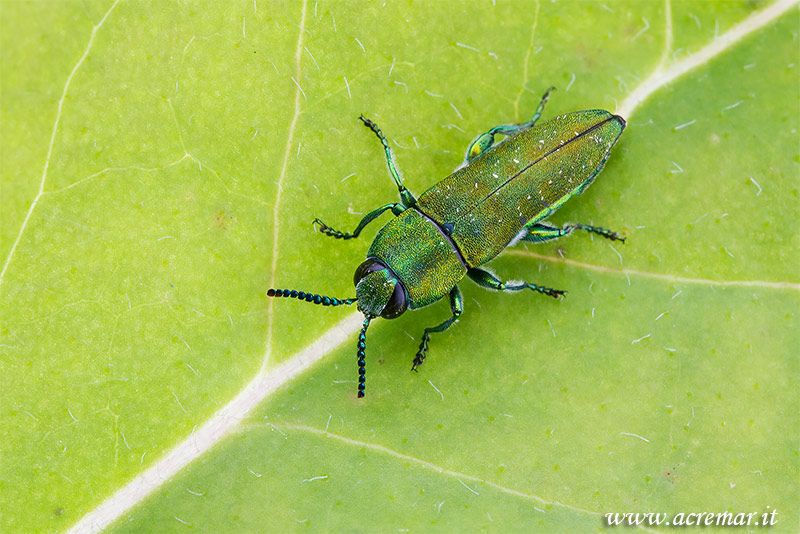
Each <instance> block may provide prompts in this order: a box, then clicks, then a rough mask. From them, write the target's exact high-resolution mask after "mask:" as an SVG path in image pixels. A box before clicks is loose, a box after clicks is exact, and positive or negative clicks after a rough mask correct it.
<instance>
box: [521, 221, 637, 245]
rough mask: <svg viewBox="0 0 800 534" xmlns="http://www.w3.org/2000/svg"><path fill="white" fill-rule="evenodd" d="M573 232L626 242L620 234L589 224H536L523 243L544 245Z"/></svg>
mask: <svg viewBox="0 0 800 534" xmlns="http://www.w3.org/2000/svg"><path fill="white" fill-rule="evenodd" d="M573 230H586V231H587V232H590V233H593V234H597V235H600V236H603V237H605V238H606V239H610V240H611V241H622V242H623V243H624V242H625V238H624V237H621V236H620V235H619V234H618V233H616V232H612V231H611V230H606V229H605V228H600V227H599V226H590V225H588V224H568V225H566V226H564V227H563V228H558V227H557V226H552V225H551V224H548V223H542V222H540V223H536V224H533V225H531V226H529V227H528V233H527V234H526V235H525V236H523V237H522V241H528V242H531V243H543V242H544V241H550V240H551V239H558V238H559V237H562V236H565V235H569V234H571V233H572V232H573Z"/></svg>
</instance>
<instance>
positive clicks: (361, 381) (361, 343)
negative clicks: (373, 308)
mask: <svg viewBox="0 0 800 534" xmlns="http://www.w3.org/2000/svg"><path fill="white" fill-rule="evenodd" d="M371 320H372V317H370V316H369V315H367V316H366V317H364V326H362V327H361V333H360V334H358V398H359V399H360V398H363V397H364V389H366V387H367V386H366V381H367V369H366V362H365V361H364V351H365V350H366V348H367V327H368V326H369V322H370V321H371Z"/></svg>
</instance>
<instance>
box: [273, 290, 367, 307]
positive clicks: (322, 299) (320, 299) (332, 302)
mask: <svg viewBox="0 0 800 534" xmlns="http://www.w3.org/2000/svg"><path fill="white" fill-rule="evenodd" d="M267 296H268V297H291V298H293V299H299V300H304V301H306V302H311V303H312V304H322V305H323V306H349V305H350V304H353V303H355V302H358V299H337V298H334V297H326V296H325V295H315V294H314V293H307V292H305V291H297V290H295V289H270V290H269V291H267Z"/></svg>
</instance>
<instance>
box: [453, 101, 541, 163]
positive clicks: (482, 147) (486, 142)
mask: <svg viewBox="0 0 800 534" xmlns="http://www.w3.org/2000/svg"><path fill="white" fill-rule="evenodd" d="M554 90H555V87H550V88H549V89H548V90H547V91H545V93H544V96H542V100H541V102H539V106H538V107H537V108H536V113H534V114H533V117H532V118H531V120H529V121H528V122H523V123H521V124H503V125H501V126H495V127H494V128H492V129H491V130H489V131H488V132H486V133H484V134H481V135H479V136H478V137H477V139H475V140H474V141H473V142H472V144H471V145H469V148H468V149H467V155H466V157H465V159H464V162H465V163H470V162H471V161H472V160H474V159H475V158H477V157H478V156H480V155H481V154H483V153H484V152H486V151H487V150H488V149H489V148H491V146H492V145H493V144H494V136H495V135H497V134H501V135H514V134H517V133H519V132H522V131H524V130H528V129H530V128H533V126H534V125H535V124H536V121H538V120H539V117H541V116H542V112H543V111H544V106H545V104H547V100H548V99H549V98H550V93H551V92H553V91H554Z"/></svg>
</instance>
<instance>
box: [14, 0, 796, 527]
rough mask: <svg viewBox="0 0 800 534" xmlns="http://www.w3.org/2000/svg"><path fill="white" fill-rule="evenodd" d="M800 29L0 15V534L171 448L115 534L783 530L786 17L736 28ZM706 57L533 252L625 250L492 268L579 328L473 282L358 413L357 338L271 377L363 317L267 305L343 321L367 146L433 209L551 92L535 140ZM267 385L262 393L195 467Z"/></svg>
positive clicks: (787, 384)
mask: <svg viewBox="0 0 800 534" xmlns="http://www.w3.org/2000/svg"><path fill="white" fill-rule="evenodd" d="M790 4H792V3H791V2H785V1H784V2H780V3H778V4H771V3H769V2H741V3H730V2H703V3H696V2H688V1H686V2H683V1H671V2H668V1H665V2H639V1H630V2H613V3H610V2H606V3H601V2H572V1H568V2H558V3H551V2H540V3H539V2H530V3H518V2H514V3H508V2H501V1H499V0H498V1H497V2H486V3H481V4H476V3H472V2H456V3H452V2H449V3H410V2H387V3H386V4H385V5H384V4H383V3H370V4H363V5H353V4H350V3H344V2H342V3H339V2H322V1H320V2H310V1H309V2H305V3H301V2H285V3H282V2H269V3H268V2H253V1H252V0H248V1H246V2H239V3H234V4H224V5H223V4H220V3H214V2H174V3H170V2H158V3H143V2H133V1H127V2H126V1H121V2H116V3H115V2H111V1H99V2H85V1H84V2H72V1H68V2H60V3H42V2H30V3H19V2H15V3H3V4H0V25H2V26H0V28H1V29H2V31H0V46H1V48H0V60H1V61H2V65H3V76H2V77H0V91H1V92H0V95H1V96H0V113H2V120H0V135H2V143H3V155H2V160H3V165H2V169H0V184H1V187H2V213H3V217H2V218H1V219H0V268H2V274H0V366H1V367H0V372H2V374H3V377H4V378H3V387H2V397H0V409H2V412H0V414H2V415H0V430H1V431H2V434H3V436H4V440H3V445H2V448H0V454H2V463H0V508H2V510H3V514H2V515H1V516H0V530H2V531H4V532H60V531H66V530H68V529H69V528H70V527H72V526H73V525H75V524H76V523H77V522H78V521H79V520H80V519H81V518H82V517H84V516H85V515H86V514H87V513H89V512H92V511H93V510H96V509H98V507H99V506H100V505H101V504H103V503H106V504H107V503H108V501H107V499H109V497H110V496H112V495H113V494H114V493H115V492H116V491H118V490H120V489H122V488H125V487H127V486H126V485H128V484H129V483H131V481H133V484H134V485H136V483H137V480H140V479H139V478H137V477H141V476H142V475H143V473H145V472H146V470H147V469H148V468H151V467H153V466H160V465H161V463H160V462H161V461H162V460H163V459H164V458H166V457H167V455H168V453H169V451H171V450H173V448H174V447H179V450H181V451H184V452H185V454H186V455H187V457H188V458H189V459H193V461H192V462H191V463H189V464H188V465H187V466H186V467H182V468H180V469H178V470H177V472H176V473H175V474H174V475H170V476H168V477H166V478H167V480H160V481H159V482H158V483H157V484H156V485H155V487H154V491H153V492H152V493H151V494H150V495H149V496H144V495H141V496H139V497H137V498H136V499H135V500H134V501H133V503H132V504H135V505H136V506H135V507H133V508H128V507H127V505H125V506H123V505H122V504H119V505H118V506H117V509H116V513H118V514H122V515H121V518H118V519H117V516H114V518H115V519H116V522H114V523H113V525H112V526H111V527H110V530H111V531H125V532H152V531H159V532H171V531H184V530H189V529H191V530H199V531H209V532H220V531H232V532H253V531H270V532H272V531H281V532H282V531H299V530H302V531H309V532H318V531H341V530H355V531H395V530H410V531H426V532H427V531H444V532H449V531H477V530H487V531H499V532H506V531H538V532H594V531H613V530H618V529H619V528H620V527H610V526H608V525H607V524H606V522H605V520H604V514H606V513H613V512H661V513H668V514H676V513H678V512H685V513H689V512H701V511H702V512H720V513H721V512H725V511H729V512H733V513H739V512H745V513H751V512H755V513H758V514H761V513H763V512H766V511H770V510H776V511H777V520H778V522H777V524H775V525H774V526H772V527H771V530H773V531H775V532H790V531H794V530H796V525H797V524H798V520H799V519H798V515H797V509H796V502H797V501H798V498H800V490H799V489H798V483H797V481H798V480H799V479H800V473H799V472H798V471H800V469H798V467H799V466H798V462H799V459H798V450H799V449H800V448H799V447H798V445H799V444H798V435H800V418H798V415H797V414H798V410H797V406H798V396H797V392H796V391H797V377H798V371H800V369H798V360H797V347H798V346H800V335H798V331H800V328H799V327H800V325H799V324H798V320H797V313H798V309H799V305H800V298H798V297H799V295H800V280H798V276H797V274H798V273H797V258H798V249H800V239H799V238H798V232H797V231H796V229H795V227H796V221H797V220H798V198H797V196H798V178H800V168H799V167H800V155H798V149H797V147H798V146H800V143H799V142H798V141H799V140H800V139H799V137H800V136H798V131H797V129H798V123H800V103H799V100H798V91H797V88H798V82H799V81H800V79H799V78H798V76H799V75H798V72H800V71H798V66H797V65H800V52H798V50H799V49H798V47H797V28H798V25H799V24H800V15H799V14H798V10H797V7H796V5H792V6H790V7H789V8H788V9H787V10H785V12H784V13H783V14H782V15H780V16H777V17H774V18H773V19H770V20H769V21H767V22H763V23H761V25H757V24H756V27H755V29H753V31H752V32H750V33H747V34H746V35H744V30H742V29H741V28H742V26H741V25H742V24H743V23H746V22H747V21H751V20H753V17H756V16H757V14H758V13H761V12H762V10H770V9H773V8H774V6H776V5H777V6H781V5H785V6H789V5H790ZM727 32H732V33H730V34H729V33H727ZM737 32H738V33H737ZM726 35H727V36H730V35H733V39H731V40H726V39H728V38H727V37H724V36H726ZM713 45H719V46H720V47H721V48H720V50H719V51H718V53H716V54H712V55H710V56H707V57H706V56H702V54H703V53H704V51H705V50H706V49H707V47H709V46H713ZM695 58H701V60H699V61H698V62H697V63H696V64H694V65H693V66H691V68H688V69H687V70H686V72H685V73H684V74H683V75H681V76H679V77H677V78H675V79H671V80H668V81H664V80H661V82H659V81H658V80H656V82H655V83H656V88H655V89H654V90H653V92H652V93H650V94H649V96H648V98H647V99H646V100H644V101H643V102H641V103H638V104H637V105H634V106H632V107H631V108H628V109H632V113H630V114H629V115H628V116H626V118H627V119H628V127H627V129H626V130H625V132H624V134H623V135H622V137H621V139H620V142H619V143H618V144H617V146H616V147H615V148H614V149H613V151H612V154H611V158H610V159H609V161H608V164H607V165H606V168H605V170H604V171H603V172H602V173H601V174H600V175H599V177H598V179H597V181H596V183H595V184H594V185H592V187H591V188H589V189H588V190H587V191H586V192H585V193H584V194H582V195H580V196H578V197H575V198H573V199H571V200H570V202H568V203H567V204H566V205H565V206H564V207H563V208H562V209H561V210H559V211H558V212H557V213H556V214H554V215H553V217H551V219H550V221H551V222H553V223H555V224H559V225H561V224H565V223H568V222H579V223H584V224H594V225H598V226H602V227H605V228H611V229H613V230H615V231H618V232H620V233H622V234H624V235H625V236H626V237H627V241H626V243H625V244H624V245H623V244H620V243H612V242H609V241H607V240H604V239H602V238H600V237H599V236H590V235H588V234H585V233H583V234H575V235H573V236H571V237H569V238H564V239H560V240H558V241H555V242H553V243H550V244H544V245H539V246H533V245H518V246H516V247H514V248H513V249H510V250H508V251H507V252H506V253H505V254H504V255H502V256H501V257H500V258H498V259H497V260H495V261H494V262H492V263H491V265H490V267H491V268H492V270H493V271H494V272H496V273H497V275H498V276H499V277H501V278H503V279H505V280H525V281H528V282H532V283H537V284H541V285H546V286H549V287H555V288H558V289H563V290H567V291H568V294H567V297H566V298H565V299H562V300H560V301H555V300H553V299H549V298H546V297H544V296H541V295H538V294H534V293H521V294H498V293H494V292H487V291H484V290H482V289H480V288H478V287H476V286H475V285H474V284H472V283H471V282H470V281H468V280H467V281H465V282H464V283H462V284H461V287H462V290H463V292H464V302H465V312H464V314H463V315H462V317H461V319H460V321H459V322H458V324H456V325H455V326H454V327H453V328H452V329H450V330H449V331H447V332H446V333H444V334H435V335H433V336H432V338H431V341H430V350H429V353H428V356H429V357H428V359H427V361H426V363H425V365H424V366H422V367H421V368H420V369H419V373H412V372H410V367H411V361H412V359H413V356H414V353H415V352H416V349H417V346H418V344H419V340H420V336H421V334H422V331H423V329H424V328H425V327H427V326H432V325H435V324H438V323H439V322H441V321H442V320H444V319H445V318H446V317H447V314H448V312H449V309H448V306H447V304H446V303H437V304H435V305H433V306H431V307H428V308H425V309H423V310H420V311H415V312H413V313H407V314H405V315H403V316H402V317H401V318H399V319H397V320H394V321H383V320H381V321H377V320H376V321H374V322H373V325H372V326H371V327H370V330H369V332H368V334H367V397H366V399H363V400H361V401H359V400H358V399H356V396H355V392H356V378H357V370H356V357H355V354H356V340H357V329H355V330H353V329H352V328H351V331H349V332H346V333H345V335H344V338H343V339H345V341H341V342H339V341H337V342H336V343H332V344H331V345H330V346H325V347H323V349H321V350H320V351H318V352H317V353H316V354H315V355H314V357H315V358H320V359H319V360H318V361H317V362H316V363H315V365H314V366H313V368H311V369H310V370H308V371H306V372H304V373H301V374H296V375H295V374H291V373H287V374H280V373H285V371H283V369H285V367H281V366H282V365H284V364H292V363H293V362H294V361H296V359H297V355H298V354H301V351H302V350H303V349H304V348H305V347H307V346H309V345H311V344H312V343H314V342H315V341H318V340H321V339H328V337H326V336H327V335H328V333H329V331H330V329H331V328H332V327H333V326H334V325H336V324H337V323H339V322H340V321H341V320H342V319H343V318H345V317H348V316H350V315H351V314H352V313H353V312H354V311H355V310H354V309H353V308H322V307H319V306H311V305H308V304H304V303H300V302H298V301H296V300H289V299H281V300H270V299H268V297H267V296H266V290H267V289H268V288H269V287H281V288H297V289H301V290H306V291H312V292H315V293H321V294H325V295H331V296H335V297H339V298H345V297H351V296H353V294H354V288H353V284H352V274H353V271H354V270H355V268H356V266H357V265H358V264H359V263H360V262H361V261H363V259H364V255H365V253H366V250H367V249H368V247H369V243H370V242H371V239H372V238H373V237H374V235H375V233H376V232H377V231H378V229H379V227H380V225H381V224H384V223H385V222H386V221H388V220H389V217H390V215H384V216H383V217H382V218H381V219H380V220H379V221H377V222H374V223H372V224H371V225H370V226H369V227H367V229H366V230H365V231H364V233H363V234H362V236H361V237H359V238H358V239H355V240H350V241H346V242H342V241H339V240H334V239H331V238H328V237H325V236H323V235H321V234H320V233H319V232H316V231H315V229H314V227H313V226H312V225H311V221H312V220H313V219H314V218H315V217H319V218H320V219H322V220H323V221H325V222H326V223H327V224H330V225H331V226H333V227H334V228H336V229H340V230H343V231H349V230H352V229H353V228H355V226H356V224H357V223H358V221H359V220H360V218H361V217H362V216H363V214H366V213H367V212H369V211H371V210H373V209H375V208H377V207H378V206H380V205H384V204H386V203H388V202H393V201H395V200H396V198H397V197H396V188H395V187H394V185H393V184H392V182H391V180H390V179H389V177H388V176H387V172H386V166H385V157H384V154H383V152H382V150H381V147H380V144H379V143H378V141H377V140H376V139H375V137H374V135H373V134H372V133H371V132H369V131H368V130H367V129H365V128H364V127H363V126H362V125H361V124H360V123H359V122H358V121H357V117H358V116H359V114H360V113H364V114H365V115H366V116H368V117H370V118H372V119H374V120H375V121H376V122H377V123H378V124H379V125H380V127H381V129H382V130H383V132H384V133H385V134H386V136H387V137H388V139H389V142H390V146H391V147H392V149H393V150H394V151H395V155H396V159H397V163H398V165H399V167H400V168H401V169H402V171H403V176H404V180H405V183H406V185H407V186H408V187H409V189H410V190H411V191H412V192H414V193H416V194H419V193H421V192H422V191H424V190H425V189H427V188H428V187H429V186H430V185H432V184H433V183H435V182H436V181H437V180H440V179H441V178H443V177H444V176H446V175H447V174H448V173H450V172H451V171H452V170H453V169H454V168H455V167H456V166H458V165H459V164H460V163H461V162H462V160H463V157H464V152H465V150H466V148H467V147H468V146H469V144H470V142H471V141H472V140H473V139H474V138H475V137H476V136H477V135H479V134H480V133H481V132H484V131H486V130H488V129H489V128H491V127H493V126H495V125H498V124H504V123H509V122H516V121H524V120H527V118H529V117H530V116H531V115H532V113H533V112H534V110H535V109H536V106H537V105H538V103H539V99H540V97H541V94H542V93H543V92H544V90H545V89H546V88H547V87H549V86H551V85H554V86H556V87H557V91H556V92H554V93H553V95H552V96H551V98H550V101H549V103H548V105H547V108H546V110H545V113H544V118H545V119H546V118H548V117H552V116H555V115H557V114H560V113H565V112H569V111H574V110H580V109H592V108H601V109H608V110H610V111H615V110H617V109H619V107H620V106H627V105H629V104H630V97H631V95H633V94H635V92H636V91H637V89H638V88H640V87H641V86H642V84H644V82H646V81H647V80H650V79H652V78H653V76H654V73H655V74H656V75H657V74H659V73H661V74H663V73H664V72H668V70H669V69H670V68H671V67H673V66H675V65H684V64H686V62H687V61H689V60H692V59H695ZM656 78H658V77H657V76H656ZM659 83H660V85H659ZM256 376H266V377H276V379H277V380H278V381H279V383H280V385H281V387H280V388H279V389H278V390H277V391H276V392H275V393H269V394H266V398H264V399H263V401H261V402H258V403H256V404H255V405H254V409H253V410H252V411H242V412H241V413H237V414H233V417H232V418H231V421H233V424H234V426H233V430H234V431H233V432H232V433H230V434H229V435H227V437H225V438H224V439H221V440H219V441H213V442H211V444H210V448H209V450H207V451H205V452H203V453H202V454H201V453H200V452H199V451H200V450H201V449H199V448H197V449H193V448H192V443H193V442H192V439H193V438H192V437H193V436H196V435H197V433H199V432H200V431H201V429H202V428H203V427H204V424H206V423H207V422H208V421H209V420H211V419H212V418H213V415H214V414H215V413H216V412H217V411H218V410H220V409H221V408H222V407H224V406H227V405H229V403H230V402H231V401H232V399H235V398H237V395H238V394H240V393H242V392H244V391H248V390H247V385H248V384H249V383H251V380H252V379H253V378H254V377H256ZM259 398H260V397H259ZM112 509H113V507H112ZM652 530H656V531H665V532H666V531H667V530H668V529H667V528H666V527H664V526H660V527H653V528H652ZM704 530H707V531H709V532H712V531H723V530H724V531H728V530H729V529H725V528H722V527H708V528H706V527H704Z"/></svg>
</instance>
